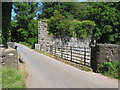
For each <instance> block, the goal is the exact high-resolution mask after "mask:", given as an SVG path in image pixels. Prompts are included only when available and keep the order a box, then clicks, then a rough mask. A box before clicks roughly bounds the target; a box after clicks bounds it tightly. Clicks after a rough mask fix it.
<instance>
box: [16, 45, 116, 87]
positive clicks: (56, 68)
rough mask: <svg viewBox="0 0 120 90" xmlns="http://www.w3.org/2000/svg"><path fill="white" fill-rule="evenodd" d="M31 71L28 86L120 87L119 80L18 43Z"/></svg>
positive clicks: (29, 71) (28, 69)
mask: <svg viewBox="0 0 120 90" xmlns="http://www.w3.org/2000/svg"><path fill="white" fill-rule="evenodd" d="M17 45H18V47H19V50H20V53H21V57H22V59H23V60H24V61H25V65H26V69H27V71H28V73H29V75H28V79H27V87H28V88H118V80H116V79H111V78H108V77H105V76H103V75H100V74H97V73H93V72H86V71H83V70H79V69H77V68H75V67H72V66H70V65H67V64H64V63H63V62H60V61H57V60H55V59H53V58H50V57H48V56H46V55H43V54H40V53H38V52H36V51H33V50H32V49H29V48H28V47H26V46H24V45H21V44H17Z"/></svg>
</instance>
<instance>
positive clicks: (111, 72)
mask: <svg viewBox="0 0 120 90" xmlns="http://www.w3.org/2000/svg"><path fill="white" fill-rule="evenodd" d="M119 68H120V61H112V62H105V63H103V64H101V65H99V66H98V68H97V72H98V73H102V74H103V75H106V76H110V77H113V78H117V79H120V77H119V74H120V70H119Z"/></svg>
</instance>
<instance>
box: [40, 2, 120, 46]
mask: <svg viewBox="0 0 120 90" xmlns="http://www.w3.org/2000/svg"><path fill="white" fill-rule="evenodd" d="M119 9H120V3H117V2H86V3H73V2H71V3H67V2H44V3H43V5H42V12H41V14H40V15H39V18H47V19H50V18H54V19H55V18H56V16H57V15H56V16H55V14H54V13H55V12H56V11H58V12H59V14H60V15H61V16H63V17H64V18H62V19H64V20H58V19H56V21H55V23H56V24H53V25H52V26H53V27H54V29H55V27H56V25H57V24H59V25H60V26H59V27H62V26H63V27H62V28H61V29H66V28H64V27H69V25H70V24H68V23H67V20H68V19H69V20H68V22H69V21H70V20H71V21H72V20H73V19H76V20H78V21H83V20H90V21H93V22H94V23H95V24H96V27H95V29H94V31H93V35H94V37H95V38H96V39H97V42H98V43H113V44H120V42H119V39H120V30H119V24H120V23H119V20H120V12H119ZM60 18H61V17H60ZM65 19H67V20H66V21H65ZM57 20H58V22H57ZM60 21H61V22H63V23H62V24H60ZM57 26H58V25H57ZM50 28H51V27H50ZM61 29H59V30H60V32H61ZM68 29H69V30H63V31H62V32H64V33H65V34H66V33H69V34H70V35H68V34H67V35H68V36H72V35H71V33H73V32H71V31H73V30H71V28H68ZM56 31H58V29H57V27H56ZM81 32H82V36H81V35H80V34H78V33H79V32H78V33H77V35H76V36H77V37H79V36H80V37H83V38H85V37H86V36H87V34H86V31H85V30H83V31H81ZM53 34H55V35H56V33H54V32H53ZM59 34H60V33H59ZM62 34H63V33H62Z"/></svg>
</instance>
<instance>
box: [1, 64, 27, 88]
mask: <svg viewBox="0 0 120 90" xmlns="http://www.w3.org/2000/svg"><path fill="white" fill-rule="evenodd" d="M26 78H27V73H26V71H25V67H24V65H23V64H21V63H20V64H19V70H17V69H14V68H12V67H4V68H3V70H2V88H25V87H26Z"/></svg>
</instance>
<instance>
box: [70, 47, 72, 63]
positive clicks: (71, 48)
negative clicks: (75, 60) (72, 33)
mask: <svg viewBox="0 0 120 90" xmlns="http://www.w3.org/2000/svg"><path fill="white" fill-rule="evenodd" d="M70 51H71V59H70V60H71V61H72V46H71V47H70Z"/></svg>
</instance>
